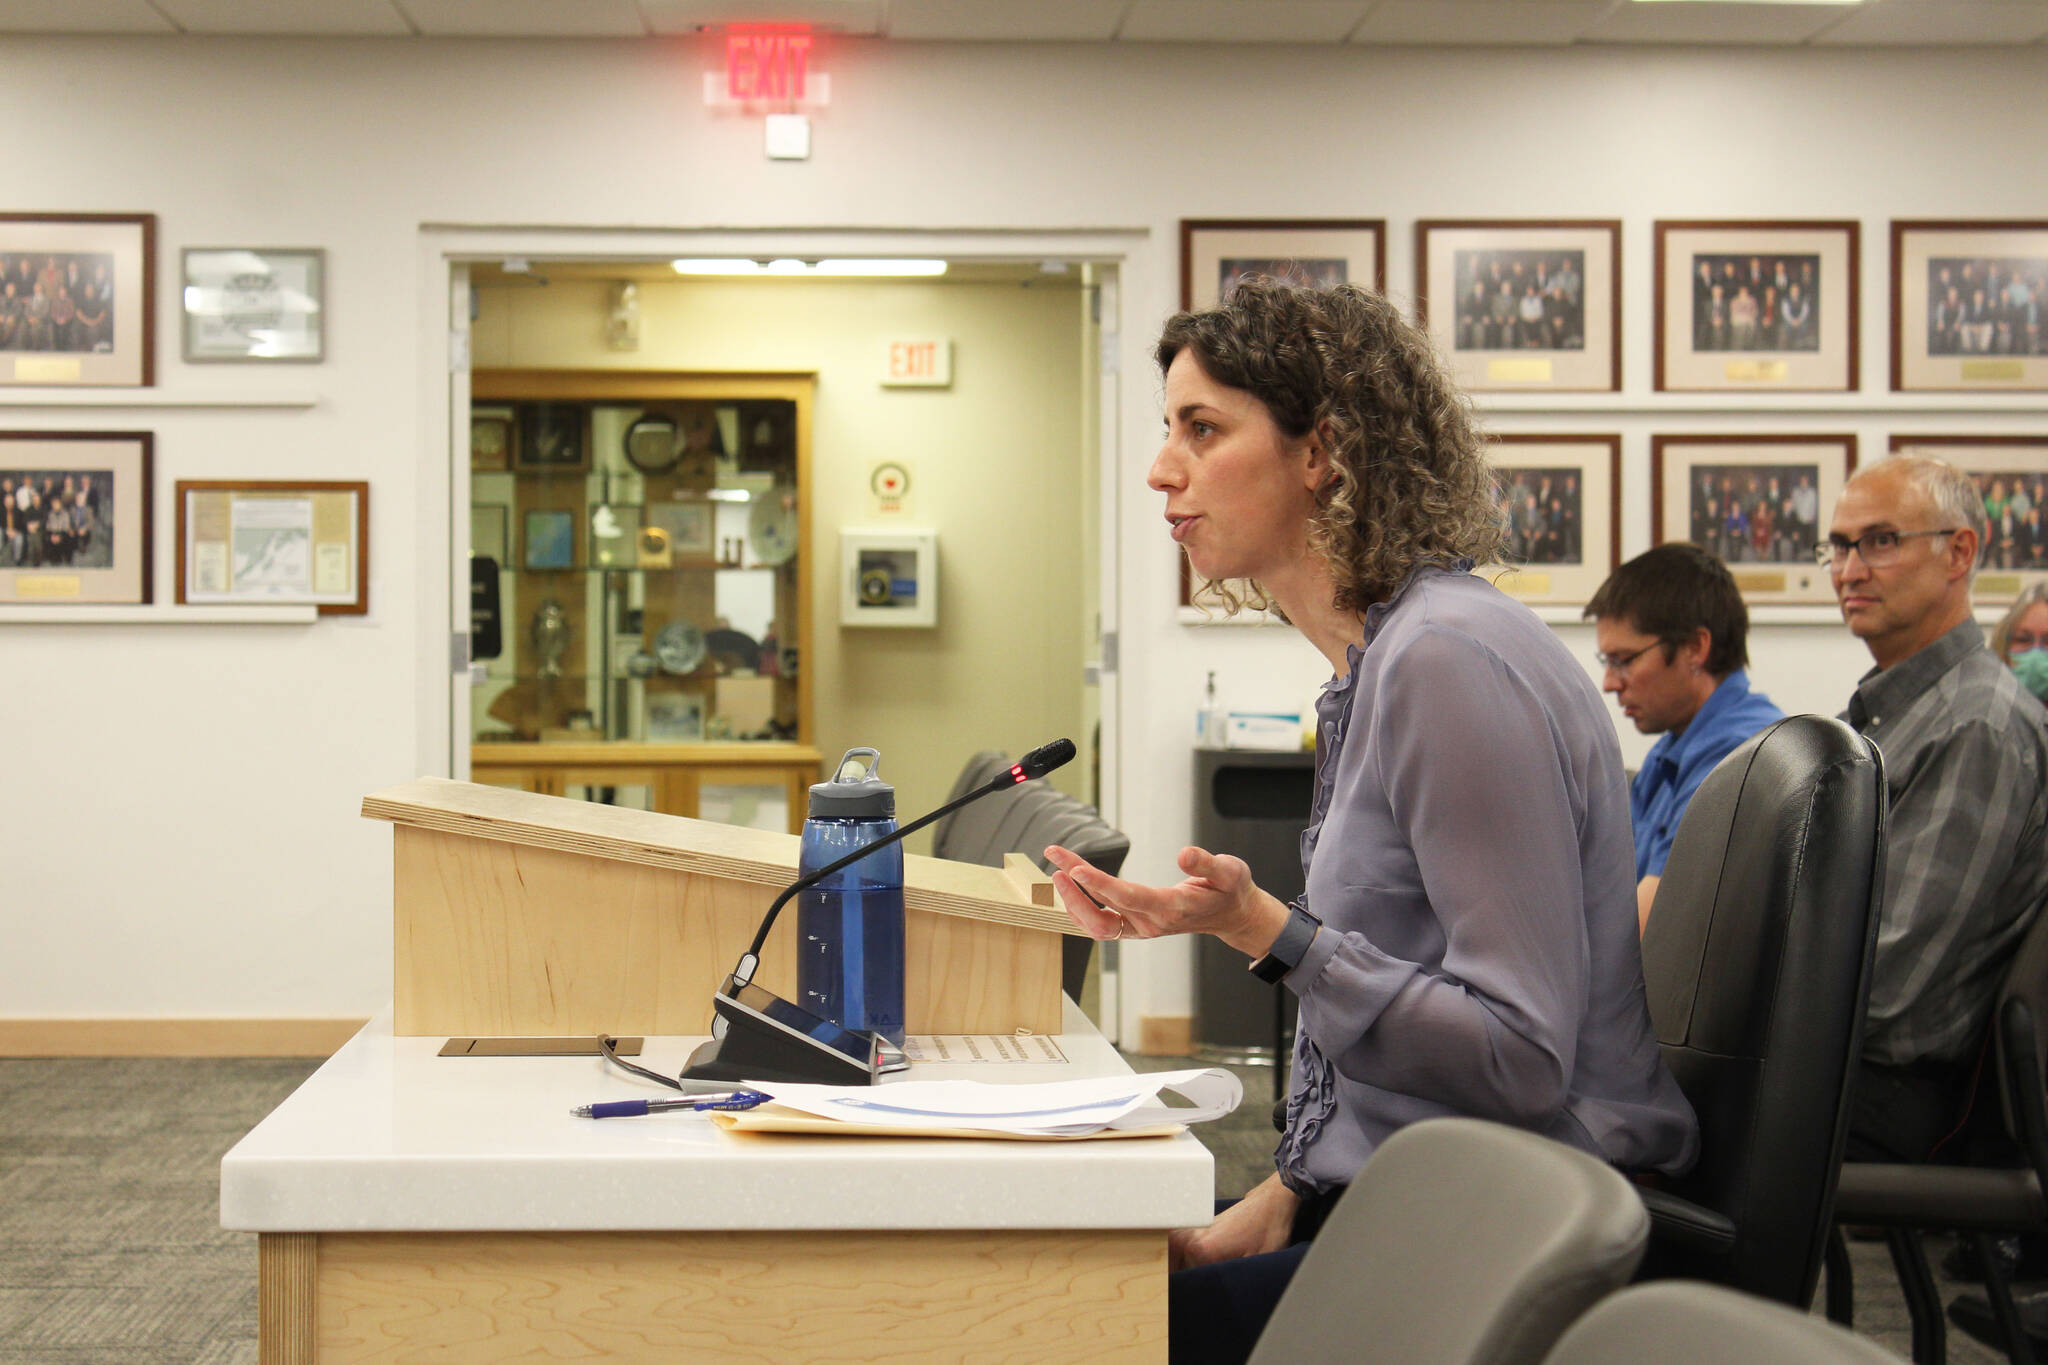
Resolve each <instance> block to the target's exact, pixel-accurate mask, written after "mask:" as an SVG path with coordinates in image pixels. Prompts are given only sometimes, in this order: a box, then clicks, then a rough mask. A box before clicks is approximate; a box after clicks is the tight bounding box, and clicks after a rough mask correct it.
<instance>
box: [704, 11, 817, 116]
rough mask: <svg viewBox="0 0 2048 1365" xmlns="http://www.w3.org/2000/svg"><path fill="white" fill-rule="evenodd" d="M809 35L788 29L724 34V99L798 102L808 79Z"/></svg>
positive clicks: (740, 31)
mask: <svg viewBox="0 0 2048 1365" xmlns="http://www.w3.org/2000/svg"><path fill="white" fill-rule="evenodd" d="M810 67H811V35H810V34H809V33H807V32H804V31H802V30H790V29H762V30H748V29H736V30H734V31H733V32H731V33H728V34H726V35H725V93H726V98H727V99H730V100H736V101H738V102H739V103H741V104H747V103H751V102H753V101H755V100H791V101H798V102H801V101H802V100H803V99H804V98H805V95H806V91H805V85H806V84H807V82H808V80H809V76H810Z"/></svg>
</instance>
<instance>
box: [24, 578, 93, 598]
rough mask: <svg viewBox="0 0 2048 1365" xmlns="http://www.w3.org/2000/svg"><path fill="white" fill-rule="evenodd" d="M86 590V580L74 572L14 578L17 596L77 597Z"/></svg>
mask: <svg viewBox="0 0 2048 1365" xmlns="http://www.w3.org/2000/svg"><path fill="white" fill-rule="evenodd" d="M84 591H85V580H84V579H82V578H79V577H77V576H76V575H73V574H38V575H36V576H35V577H33V578H29V577H22V578H17V579H15V580H14V595H15V596H16V597H36V598H57V597H77V596H78V595H79V594H81V593H83V592H84Z"/></svg>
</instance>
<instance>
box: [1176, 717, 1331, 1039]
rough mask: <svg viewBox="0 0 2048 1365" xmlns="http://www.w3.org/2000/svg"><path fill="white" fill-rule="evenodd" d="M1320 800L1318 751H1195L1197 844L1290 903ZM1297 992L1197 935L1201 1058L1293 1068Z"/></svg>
mask: <svg viewBox="0 0 2048 1365" xmlns="http://www.w3.org/2000/svg"><path fill="white" fill-rule="evenodd" d="M1314 798H1315V755H1314V754H1312V753H1308V752H1305V751H1302V752H1293V751H1290V752H1284V753H1283V752H1278V751H1267V750H1261V749H1197V750H1195V842H1196V843H1197V844H1199V845H1201V846H1202V847H1203V848H1206V849H1208V850H1209V851H1210V852H1211V853H1231V854H1235V855H1236V856H1237V857H1240V858H1242V859H1244V860H1245V862H1246V864H1248V865H1249V866H1250V867H1251V870H1252V880H1254V881H1256V882H1257V883H1258V884H1259V885H1260V886H1261V887H1263V888H1264V889H1266V890H1267V891H1270V892H1271V893H1273V895H1274V896H1276V897H1278V898H1279V899H1280V900H1283V901H1291V900H1293V899H1294V898H1295V897H1296V896H1299V895H1300V894H1301V892H1302V879H1301V832H1302V830H1303V829H1305V828H1307V826H1308V815H1309V809H1310V807H1311V806H1312V805H1313V804H1314ZM1293 1038H1294V995H1293V993H1292V992H1291V991H1289V990H1288V989H1287V987H1286V986H1284V985H1271V986H1269V985H1267V984H1266V983H1265V982H1263V981H1261V980H1259V979H1258V978H1257V977H1255V976H1253V975H1252V974H1251V973H1250V972H1248V971H1246V970H1245V960H1244V955H1243V954H1242V953H1239V952H1237V951H1236V950H1235V949H1233V948H1230V947H1228V946H1226V945H1225V944H1224V943H1223V941H1222V940H1221V939H1218V938H1215V937H1213V936H1211V935H1208V934H1202V935H1200V936H1198V937H1197V938H1196V940H1195V1018H1194V1047H1195V1055H1196V1056H1198V1057H1201V1058H1203V1059H1204V1060H1207V1061H1217V1062H1236V1063H1243V1064H1250V1065H1253V1066H1275V1065H1277V1066H1280V1067H1282V1068H1284V1067H1285V1066H1286V1065H1287V1052H1288V1050H1289V1049H1290V1048H1291V1047H1292V1045H1293Z"/></svg>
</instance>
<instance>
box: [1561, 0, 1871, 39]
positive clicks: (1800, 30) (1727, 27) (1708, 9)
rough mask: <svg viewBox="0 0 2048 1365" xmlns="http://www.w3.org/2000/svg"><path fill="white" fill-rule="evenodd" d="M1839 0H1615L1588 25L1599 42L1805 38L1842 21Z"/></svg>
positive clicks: (1844, 12) (1587, 34)
mask: <svg viewBox="0 0 2048 1365" xmlns="http://www.w3.org/2000/svg"><path fill="white" fill-rule="evenodd" d="M1845 14H1846V11H1845V10H1844V9H1843V7H1842V6H1840V5H1752V4H1741V3H1732V4H1724V3H1718V0H1669V3H1665V4H1656V5H1644V4H1622V5H1616V6H1615V7H1614V8H1613V9H1611V10H1609V11H1608V12H1607V13H1606V14H1605V15H1604V16H1602V17H1601V18H1599V19H1596V20H1595V21H1594V22H1593V24H1592V25H1591V26H1590V27H1589V28H1588V29H1587V30H1586V35H1585V36H1586V41H1588V42H1595V43H1758V44H1787V43H1803V42H1805V41H1806V40H1807V39H1809V38H1811V37H1813V36H1814V35H1815V34H1817V33H1819V32H1820V31H1821V30H1822V29H1826V28H1832V27H1834V26H1835V25H1836V24H1839V23H1841V22H1842V20H1843V18H1844V17H1845Z"/></svg>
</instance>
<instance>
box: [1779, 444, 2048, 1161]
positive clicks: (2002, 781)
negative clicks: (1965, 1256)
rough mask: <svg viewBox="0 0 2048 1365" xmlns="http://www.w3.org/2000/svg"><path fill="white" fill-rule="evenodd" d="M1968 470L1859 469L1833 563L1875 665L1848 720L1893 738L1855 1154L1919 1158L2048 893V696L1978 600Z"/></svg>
mask: <svg viewBox="0 0 2048 1365" xmlns="http://www.w3.org/2000/svg"><path fill="white" fill-rule="evenodd" d="M1985 531H1986V521H1985V515H1984V503H1983V499H1982V498H1981V497H1980V496H1979V494H1978V493H1977V489H1976V486H1975V484H1974V483H1973V482H1972V481H1971V479H1970V476H1969V475H1968V474H1965V473H1964V472H1962V471H1961V470H1959V469H1956V468H1955V467H1954V466H1952V465H1950V464H1947V463H1946V462H1944V461H1941V460H1936V459H1929V458H1923V457H1918V456H1902V457H1899V458H1895V459H1890V460H1886V461H1884V462H1883V463H1881V464H1877V465H1874V466H1872V467H1871V468H1869V469H1867V470H1865V471H1863V472H1862V473H1860V474H1858V475H1857V476H1856V477H1855V478H1854V479H1851V480H1850V481H1849V484H1848V486H1847V487H1846V488H1845V489H1843V491H1842V497H1841V500H1840V501H1839V502H1838V503H1837V504H1836V505H1835V512H1834V520H1833V523H1832V526H1831V527H1830V532H1829V535H1828V538H1827V540H1826V541H1825V542H1824V543H1823V544H1821V545H1820V546H1819V547H1818V551H1819V556H1820V559H1821V562H1822V563H1824V564H1826V565H1827V566H1828V571H1829V577H1830V579H1831V580H1832V582H1833V584H1834V589H1835V596H1836V598H1837V599H1838V600H1839V601H1840V603H1841V607H1842V619H1843V620H1844V621H1845V622H1847V623H1848V626H1849V629H1850V630H1851V631H1853V632H1854V633H1855V634H1856V635H1857V636H1858V637H1859V638H1860V639H1861V640H1862V641H1863V643H1864V644H1865V645H1867V646H1868V647H1869V649H1870V654H1871V657H1872V658H1873V659H1874V660H1876V664H1877V666H1876V667H1875V668H1873V669H1871V670H1870V671H1869V672H1868V673H1866V674H1864V675H1863V677H1862V679H1861V680H1860V681H1859V682H1858V683H1857V685H1856V692H1855V694H1854V695H1853V696H1852V697H1850V699H1849V709H1848V710H1847V711H1845V712H1844V713H1843V716H1842V718H1843V719H1844V720H1846V721H1848V722H1849V724H1851V725H1853V726H1854V727H1855V728H1856V729H1857V730H1858V731H1860V732H1861V733H1863V734H1865V735H1868V736H1869V737H1870V738H1871V739H1872V740H1874V741H1875V742H1876V743H1877V746H1878V748H1879V749H1881V750H1882V751H1883V753H1884V766H1885V783H1886V786H1887V787H1888V788H1889V791H1890V797H1891V805H1890V817H1889V826H1888V841H1889V848H1890V852H1889V857H1888V863H1887V868H1886V873H1885V887H1884V919H1883V922H1882V923H1881V924H1880V926H1879V928H1878V937H1877V960H1876V964H1875V968H1874V971H1873V974H1872V979H1871V987H1870V1010H1869V1018H1868V1026H1867V1029H1866V1031H1865V1034H1864V1040H1863V1063H1862V1067H1861V1070H1860V1072H1859V1074H1858V1076H1857V1080H1856V1086H1855V1101H1854V1110H1853V1112H1852V1114H1851V1118H1850V1138H1849V1154H1850V1155H1851V1156H1853V1157H1858V1158H1861V1159H1864V1160H1906V1161H1914V1160H1919V1159H1921V1158H1923V1157H1925V1156H1926V1155H1927V1154H1928V1153H1929V1151H1930V1150H1931V1149H1932V1148H1933V1147H1934V1145H1935V1144H1936V1143H1937V1142H1939V1141H1940V1140H1941V1139H1942V1138H1943V1137H1944V1136H1946V1135H1947V1134H1948V1133H1949V1131H1950V1130H1951V1129H1952V1128H1953V1127H1954V1126H1955V1125H1956V1123H1957V1122H1958V1120H1959V1119H1960V1117H1961V1115H1962V1111H1963V1106H1964V1103H1965V1101H1966V1099H1967V1097H1968V1090H1969V1085H1970V1079H1971V1075H1972V1073H1973V1070H1974V1068H1975V1065H1976V1061H1977V1056H1978V1053H1979V1051H1980V1050H1981V1047H1982V1044H1983V1039H1984V1036H1985V1027H1986V1024H1987V1023H1988V1022H1989V1019H1990V1016H1991V1008H1992V1004H1993V1001H1994V998H1995V997H1996V995H1997V992H1998V987H1999V983H2000V981H2001V980H2002V978H2003V976H2004V973H2005V968H2006V964H2007V963H2008V961H2009V960H2010V959H2011V956H2012V952H2013V949H2014V948H2015V947H2016V946H2017V944H2018V942H2019V939H2020V937H2021V935H2022V934H2024V933H2025V932H2026V930H2027V928H2028V926H2029V925H2030V924H2031V923H2032V921H2033V918H2034V915H2035V913H2036V912H2037V911H2038V910H2039V908H2040V906H2041V904H2042V900H2043V898H2044V896H2048V843H2044V839H2043V834H2044V826H2048V787H2044V782H2048V711H2044V709H2043V708H2042V706H2041V704H2040V703H2039V702H2037V701H2035V700H2034V698H2033V697H2032V696H2030V695H2028V693H2027V692H2026V691H2025V690H2024V689H2023V688H2021V687H2020V685H2019V684H2018V682H2016V681H2015V680H2014V679H2013V676H2012V673H2011V671H2010V670H2008V669H2007V668H2006V667H2005V666H2004V665H2003V664H2002V663H2000V662H1999V660H1998V657H1997V656H1996V655H1994V654H1992V653H1991V652H1990V650H1988V649H1987V648H1986V647H1985V643H1984V632H1983V631H1982V630H1981V629H1980V628H1979V627H1978V625H1977V623H1976V621H1975V619H1974V618H1973V617H1972V616H1971V612H1970V589H1971V582H1972V580H1973V579H1974V578H1975V576H1976V571H1977V561H1978V556H1979V552H1980V551H1981V549H1982V547H1983V545H1984V536H1985Z"/></svg>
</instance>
